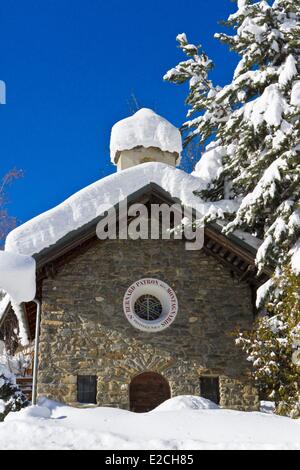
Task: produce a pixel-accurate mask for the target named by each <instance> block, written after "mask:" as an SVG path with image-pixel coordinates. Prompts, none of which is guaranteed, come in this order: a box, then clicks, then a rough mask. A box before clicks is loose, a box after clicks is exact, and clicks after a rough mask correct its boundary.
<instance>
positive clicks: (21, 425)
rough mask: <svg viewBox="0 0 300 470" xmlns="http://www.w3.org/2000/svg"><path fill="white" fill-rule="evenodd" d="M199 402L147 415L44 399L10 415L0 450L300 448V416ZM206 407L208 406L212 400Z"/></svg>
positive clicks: (0, 426) (0, 431) (1, 430)
mask: <svg viewBox="0 0 300 470" xmlns="http://www.w3.org/2000/svg"><path fill="white" fill-rule="evenodd" d="M199 400H200V399H199V397H176V398H174V399H172V400H169V404H168V406H167V407H169V409H170V410H169V411H168V410H166V409H165V410H163V411H161V410H162V408H164V407H163V406H162V408H161V407H158V408H157V409H156V410H153V411H152V412H149V413H143V414H136V413H131V412H129V411H124V410H119V409H115V408H85V409H78V408H72V407H68V406H64V405H60V404H58V403H54V402H50V401H49V400H44V401H42V402H41V404H40V406H38V407H30V408H27V409H24V410H22V411H21V412H19V413H10V414H9V415H8V416H7V418H6V420H5V422H4V423H0V449H2V450H3V449H82V450H83V449H109V450H114V449H117V450H122V449H151V450H155V449H156V450H163V449H168V450H170V449H171V450H172V449H173V450H193V449H220V450H221V449H297V450H300V421H299V420H292V419H290V418H283V417H279V416H275V415H271V414H264V413H244V412H238V411H230V410H222V409H218V408H216V409H210V408H209V409H202V407H201V406H200V401H201V400H200V401H199ZM183 403H185V405H187V406H184V407H182V404H183ZM189 403H190V405H189ZM193 403H198V406H200V409H199V408H198V409H197V408H196V409H194V405H193ZM171 405H172V406H171ZM177 405H179V406H177ZM203 405H204V407H207V400H205V401H204V402H203ZM190 406H191V407H190Z"/></svg>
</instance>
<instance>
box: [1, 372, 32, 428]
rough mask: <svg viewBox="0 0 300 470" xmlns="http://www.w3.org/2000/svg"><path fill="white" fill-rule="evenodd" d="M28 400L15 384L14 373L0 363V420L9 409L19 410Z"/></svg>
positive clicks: (27, 403) (26, 404)
mask: <svg viewBox="0 0 300 470" xmlns="http://www.w3.org/2000/svg"><path fill="white" fill-rule="evenodd" d="M28 405H29V402H28V400H27V398H26V397H25V395H24V394H23V393H22V391H21V390H20V389H19V387H18V386H17V385H16V380H15V376H14V374H12V373H11V372H10V371H9V370H8V369H7V367H5V365H4V364H0V421H3V420H4V418H5V416H6V415H8V413H10V412H11V411H19V410H20V409H21V408H24V407H25V406H28Z"/></svg>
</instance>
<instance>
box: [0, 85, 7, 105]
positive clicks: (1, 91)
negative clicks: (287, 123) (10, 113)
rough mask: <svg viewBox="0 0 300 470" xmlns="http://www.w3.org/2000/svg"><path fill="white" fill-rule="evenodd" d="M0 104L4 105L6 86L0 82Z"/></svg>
mask: <svg viewBox="0 0 300 470" xmlns="http://www.w3.org/2000/svg"><path fill="white" fill-rule="evenodd" d="M0 104H6V84H5V82H4V81H3V80H0Z"/></svg>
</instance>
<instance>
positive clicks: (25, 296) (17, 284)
mask: <svg viewBox="0 0 300 470" xmlns="http://www.w3.org/2000/svg"><path fill="white" fill-rule="evenodd" d="M35 271H36V266H35V260H34V259H33V258H32V257H31V256H24V255H20V254H16V253H10V252H9V251H1V250H0V287H1V289H3V290H4V291H5V292H7V293H8V294H9V296H10V297H11V298H12V299H13V300H14V301H15V302H17V303H21V302H30V301H31V300H33V299H34V297H35V289H36V286H35Z"/></svg>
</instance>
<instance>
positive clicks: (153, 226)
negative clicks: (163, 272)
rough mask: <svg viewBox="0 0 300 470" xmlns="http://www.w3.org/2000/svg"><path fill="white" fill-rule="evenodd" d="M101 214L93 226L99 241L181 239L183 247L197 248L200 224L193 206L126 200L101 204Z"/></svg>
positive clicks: (201, 234) (201, 236) (201, 239)
mask: <svg viewBox="0 0 300 470" xmlns="http://www.w3.org/2000/svg"><path fill="white" fill-rule="evenodd" d="M99 213H101V214H103V217H102V218H101V220H100V221H99V223H98V225H97V229H96V233H97V236H98V238H99V239H100V240H107V239H109V240H116V239H117V238H118V239H121V240H127V239H130V240H149V239H151V240H159V239H162V240H182V239H183V240H185V249H186V250H189V251H191V250H201V248H202V247H203V244H204V227H203V225H202V224H200V223H199V222H198V223H197V222H196V221H197V220H199V219H200V218H201V217H200V214H197V211H196V210H195V209H190V208H186V207H182V206H181V205H180V204H173V205H168V204H140V203H138V204H131V205H128V201H127V199H125V200H124V201H122V202H120V203H119V204H118V206H117V207H111V205H109V204H103V205H101V207H100V208H99Z"/></svg>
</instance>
